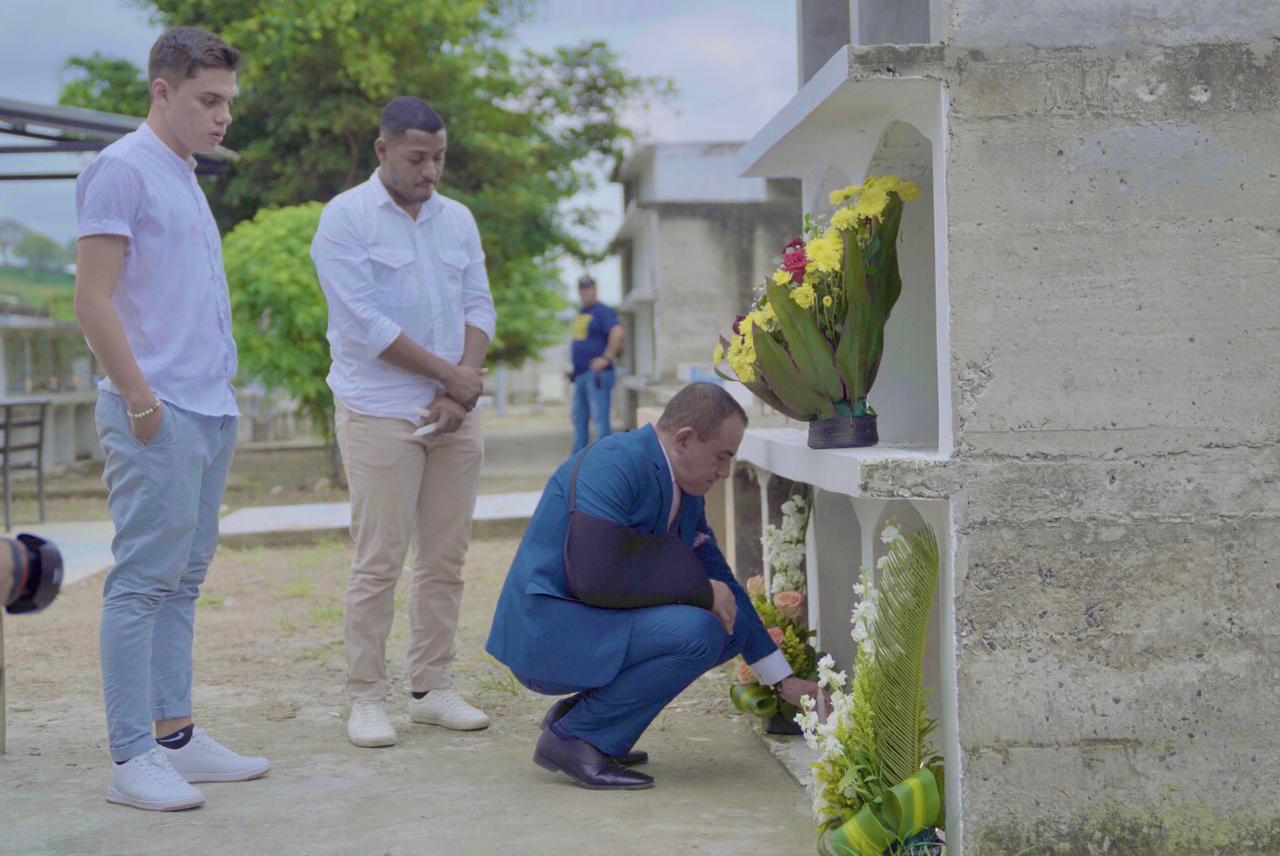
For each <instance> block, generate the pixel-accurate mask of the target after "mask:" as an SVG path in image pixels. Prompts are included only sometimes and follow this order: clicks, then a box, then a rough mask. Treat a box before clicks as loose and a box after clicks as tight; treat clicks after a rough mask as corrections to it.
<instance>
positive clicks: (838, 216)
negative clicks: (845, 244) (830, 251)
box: [831, 208, 858, 232]
mask: <svg viewBox="0 0 1280 856" xmlns="http://www.w3.org/2000/svg"><path fill="white" fill-rule="evenodd" d="M831 225H832V226H835V227H836V228H837V229H839V230H841V231H842V232H848V231H850V230H851V229H856V228H857V226H858V217H857V215H855V214H854V213H853V209H852V208H841V209H840V210H839V211H837V212H836V213H835V214H833V215H832V216H831Z"/></svg>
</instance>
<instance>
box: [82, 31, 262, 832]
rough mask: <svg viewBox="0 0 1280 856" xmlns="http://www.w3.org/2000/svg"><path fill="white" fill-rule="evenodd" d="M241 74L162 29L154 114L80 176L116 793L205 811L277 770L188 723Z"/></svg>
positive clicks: (212, 524) (230, 411)
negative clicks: (213, 206)
mask: <svg viewBox="0 0 1280 856" xmlns="http://www.w3.org/2000/svg"><path fill="white" fill-rule="evenodd" d="M239 67H240V55H239V53H237V52H236V51H235V50H233V49H232V48H230V47H228V46H227V45H226V43H225V42H223V41H222V40H221V39H219V38H218V37H217V36H215V35H213V34H212V33H208V32H205V31H204V30H200V29H196V28H194V27H178V28H176V29H173V30H169V31H168V32H166V33H165V34H164V35H162V36H161V37H160V38H159V39H158V40H157V41H156V43H155V45H154V46H153V47H152V48H151V56H150V61H149V63H148V79H149V80H150V87H151V107H150V111H149V112H148V114H147V119H146V121H145V122H144V123H143V124H142V125H140V126H139V127H138V130H137V131H135V132H133V133H131V134H128V135H126V136H124V137H122V138H121V139H120V140H118V141H116V142H115V143H112V144H111V145H110V146H107V148H105V149H103V151H102V153H101V154H99V155H98V157H97V158H95V159H94V161H93V163H92V164H90V165H89V168H88V169H86V170H85V171H84V173H83V174H82V175H81V176H80V178H79V179H78V180H77V182H76V212H77V215H78V217H79V237H80V240H79V247H78V250H77V257H76V299H75V308H76V317H77V318H79V320H80V326H81V328H82V329H83V330H84V334H85V338H86V339H87V340H88V343H89V347H90V348H92V350H93V352H94V354H95V355H96V356H97V358H98V360H99V362H101V363H102V365H103V367H104V368H105V369H106V375H107V377H106V379H104V380H103V381H102V383H101V384H100V387H101V394H100V395H99V396H98V404H97V411H96V417H97V425H98V437H99V439H100V440H101V442H102V446H103V449H104V450H105V451H106V457H107V460H106V469H105V471H104V474H103V479H104V480H105V481H106V483H107V489H108V499H107V503H108V505H109V506H110V509H111V517H112V519H113V520H114V521H115V525H116V536H115V540H114V542H113V543H112V552H113V554H114V556H115V562H116V564H115V567H114V568H112V570H111V571H110V573H109V574H108V575H107V580H106V585H105V586H104V589H103V608H102V625H101V629H100V648H101V656H102V687H103V695H104V696H105V700H106V707H107V732H108V736H109V738H110V749H111V757H112V759H113V760H114V761H115V766H114V767H113V768H112V770H111V776H110V779H109V782H108V786H107V799H108V800H110V801H111V802H115V803H120V804H123V805H130V806H134V807H135V808H141V809H153V810H162V811H172V810H175V809H184V808H194V807H196V806H199V805H201V804H203V803H204V796H203V795H202V794H201V793H200V791H199V790H197V789H196V788H194V787H192V786H191V784H189V783H190V782H230V781H242V780H246V779H252V778H257V777H258V776H261V775H263V774H265V773H266V772H267V770H268V769H270V766H271V765H270V764H269V763H268V762H267V760H266V759H265V758H244V757H241V756H239V755H236V754H235V753H234V752H232V751H230V750H229V749H226V748H225V747H223V746H221V745H220V744H218V743H217V742H216V741H215V740H214V739H213V738H212V737H210V736H209V735H208V734H207V733H205V731H204V730H203V729H201V728H197V727H196V726H195V725H194V723H193V722H192V718H191V714H192V707H191V670H192V666H191V650H192V639H193V631H194V624H195V613H196V598H197V597H199V594H200V584H201V583H202V582H203V581H204V577H205V572H206V571H207V570H208V568H209V562H210V561H211V560H212V558H213V553H214V550H215V549H216V547H217V544H218V510H219V508H220V506H221V505H222V495H223V492H224V491H225V489H226V484H227V471H228V469H229V468H230V466H231V457H232V454H233V452H234V449H235V438H236V419H237V416H238V413H239V411H238V409H237V407H236V397H235V391H234V390H233V389H232V387H231V382H232V379H233V378H234V377H235V374H236V346H235V342H234V340H233V339H232V336H231V303H230V300H229V298H228V294H227V281H226V275H225V274H224V272H223V268H222V244H221V238H220V237H219V235H218V227H217V224H216V223H214V220H213V215H212V213H211V212H210V210H209V204H208V202H207V201H206V199H205V197H204V193H203V192H202V191H201V189H200V185H199V184H198V183H197V182H196V176H195V165H196V161H195V158H194V156H193V155H194V154H195V153H197V152H199V153H207V152H212V151H213V150H214V149H215V148H216V147H217V146H218V144H219V143H220V142H221V141H222V138H223V136H224V135H225V134H226V132H227V126H228V125H230V124H231V103H232V101H234V99H235V95H236V71H237V70H238V69H239ZM153 727H154V732H155V733H154V735H153V734H152V729H153Z"/></svg>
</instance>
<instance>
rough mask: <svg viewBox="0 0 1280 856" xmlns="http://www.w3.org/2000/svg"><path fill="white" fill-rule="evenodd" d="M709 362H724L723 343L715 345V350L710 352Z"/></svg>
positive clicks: (716, 363)
mask: <svg viewBox="0 0 1280 856" xmlns="http://www.w3.org/2000/svg"><path fill="white" fill-rule="evenodd" d="M711 362H712V364H713V365H717V366H718V365H720V364H721V363H723V362H724V345H716V349H715V351H713V352H712V354H711Z"/></svg>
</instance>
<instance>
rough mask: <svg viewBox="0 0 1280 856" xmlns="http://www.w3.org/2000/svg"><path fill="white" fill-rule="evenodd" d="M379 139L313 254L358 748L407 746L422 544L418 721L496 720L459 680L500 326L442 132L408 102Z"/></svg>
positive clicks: (351, 723)
mask: <svg viewBox="0 0 1280 856" xmlns="http://www.w3.org/2000/svg"><path fill="white" fill-rule="evenodd" d="M379 131H380V134H379V137H378V141H377V144H376V151H377V155H378V161H379V162H380V164H381V166H380V167H379V169H378V170H377V171H376V172H374V174H373V175H372V176H371V177H370V178H369V180H368V181H366V182H365V183H363V184H361V185H358V186H357V187H353V188H351V189H350V190H347V191H345V192H344V193H341V194H339V195H338V196H337V197H335V198H334V199H333V200H332V201H331V202H330V203H329V204H328V205H327V206H326V207H325V210H324V215H323V216H322V217H321V219H320V227H319V229H318V230H317V231H316V236H315V240H314V241H313V242H312V245H311V257H312V259H314V261H315V264H316V272H317V274H318V275H319V278H320V285H321V287H322V288H323V289H324V293H325V297H326V298H327V299H328V301H329V334H328V336H329V347H330V351H331V353H332V357H333V366H332V368H331V370H330V371H329V386H330V388H331V389H332V390H333V397H334V409H335V416H336V427H337V434H338V446H339V448H340V450H341V452H342V460H343V463H344V464H345V466H346V470H347V480H348V483H349V484H350V489H351V533H352V538H353V539H354V541H355V559H354V561H353V563H352V569H351V580H350V582H349V584H348V586H347V606H346V618H345V622H344V628H345V638H346V651H347V667H348V678H347V690H348V693H349V695H350V697H351V701H352V707H351V716H350V718H349V720H348V723H347V735H348V737H349V738H350V740H351V742H352V743H354V744H356V745H357V746H389V745H391V744H393V743H395V740H396V733H395V729H394V727H393V726H392V725H391V722H390V720H389V719H388V718H387V713H386V697H387V691H388V681H387V674H386V642H387V635H388V634H389V633H390V631H391V622H392V617H393V615H394V612H395V585H396V581H397V580H398V579H399V577H400V574H401V571H402V570H403V567H404V561H405V557H406V555H407V553H408V548H409V544H410V542H415V543H416V553H417V556H416V561H415V564H414V568H413V578H412V581H411V583H410V589H409V626H410V641H409V651H408V657H407V666H408V673H409V674H408V676H409V689H410V691H411V695H412V698H411V699H410V701H409V716H410V718H411V719H412V720H413V721H415V722H425V723H430V724H434V725H443V726H445V727H447V728H454V729H458V730H474V729H479V728H484V727H486V726H487V725H488V724H489V719H488V717H487V716H485V714H484V713H483V712H481V711H479V710H477V709H475V708H474V707H472V706H471V705H469V704H467V702H466V701H464V700H463V699H462V698H461V696H459V695H458V693H457V692H456V691H454V689H453V679H452V677H451V675H450V673H449V668H450V665H451V664H452V662H453V660H454V656H455V641H454V640H455V636H456V635H457V627H458V610H459V607H460V605H461V602H462V585H463V581H462V565H463V561H464V559H465V557H466V552H467V547H468V546H469V543H470V538H471V517H472V514H473V512H474V510H475V500H476V492H477V490H478V488H479V484H480V463H481V460H482V458H483V443H482V439H481V425H480V414H479V413H478V412H476V411H475V409H474V408H475V404H476V400H477V398H478V397H479V395H480V392H481V389H482V386H483V379H484V377H483V376H484V369H483V366H484V360H485V355H486V354H487V353H488V349H489V343H490V341H492V339H493V334H494V325H495V323H496V320H497V316H496V314H495V312H494V308H493V298H492V297H491V295H490V293H489V278H488V275H487V274H486V273H485V267H484V250H483V249H482V248H481V246H480V232H479V229H477V227H476V222H475V218H474V217H472V216H471V212H470V211H469V210H467V208H466V206H464V205H462V204H461V203H459V202H456V201H454V200H452V199H449V198H448V197H445V196H443V195H441V194H440V193H439V192H438V190H437V188H438V186H439V183H440V178H441V175H442V174H443V171H444V163H445V149H446V146H447V143H448V136H447V132H446V130H445V127H444V121H443V120H442V119H441V118H440V116H439V114H437V113H436V112H435V110H433V109H431V107H430V106H429V105H428V104H427V103H426V102H425V101H422V100H421V99H418V98H408V97H405V98H397V99H395V100H394V101H392V102H391V103H390V104H388V105H387V107H386V109H385V110H384V111H383V115H382V122H381V125H380V128H379Z"/></svg>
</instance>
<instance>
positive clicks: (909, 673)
mask: <svg viewBox="0 0 1280 856" xmlns="http://www.w3.org/2000/svg"><path fill="white" fill-rule="evenodd" d="M937 585H938V544H937V540H936V539H935V538H934V535H933V531H932V530H931V529H929V528H928V527H925V528H924V529H923V530H922V531H920V532H904V533H903V534H902V537H901V538H899V539H897V540H895V541H894V542H893V544H892V545H891V547H890V550H889V558H888V561H887V563H886V564H885V567H884V570H883V572H882V574H881V577H880V581H879V584H878V585H877V590H878V592H879V603H880V614H879V616H878V617H877V618H876V621H875V627H874V630H873V631H872V633H871V639H870V640H869V642H870V644H871V645H872V647H873V649H874V658H873V662H874V669H875V672H876V676H875V679H874V680H873V681H871V683H874V684H875V693H874V696H875V697H874V698H873V699H871V700H870V702H869V703H870V704H871V705H872V711H873V716H872V721H873V722H874V729H875V741H876V755H877V760H878V762H879V766H880V775H881V780H882V781H886V782H890V783H893V784H897V783H898V782H901V781H903V780H905V779H907V778H908V777H910V776H912V775H913V774H914V773H915V772H916V771H917V770H918V769H920V762H921V760H922V759H923V757H924V755H925V754H926V752H927V751H928V747H927V746H926V745H925V744H926V741H927V738H928V734H929V732H930V731H931V730H932V728H931V726H930V723H929V720H928V718H927V717H926V716H925V713H924V711H925V707H926V702H927V698H926V695H925V688H924V672H923V669H924V653H925V646H926V645H927V644H928V640H929V617H930V615H931V614H932V612H933V597H934V592H935V591H936V589H937ZM858 677H859V678H861V677H862V676H861V675H859V676H858Z"/></svg>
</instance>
